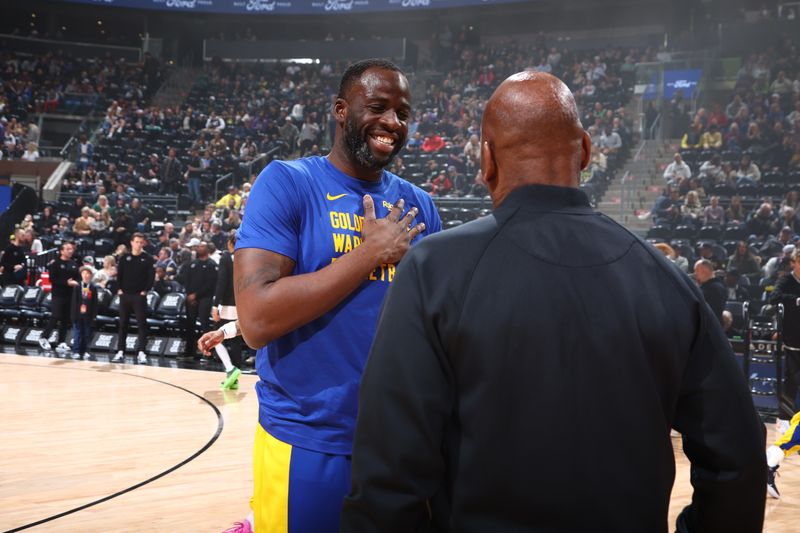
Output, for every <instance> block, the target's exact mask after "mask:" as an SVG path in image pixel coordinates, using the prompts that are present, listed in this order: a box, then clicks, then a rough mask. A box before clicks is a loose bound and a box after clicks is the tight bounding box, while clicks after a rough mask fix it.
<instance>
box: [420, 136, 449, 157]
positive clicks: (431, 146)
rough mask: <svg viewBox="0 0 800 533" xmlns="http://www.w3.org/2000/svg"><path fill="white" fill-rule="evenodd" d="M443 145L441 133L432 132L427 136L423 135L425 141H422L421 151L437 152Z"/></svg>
mask: <svg viewBox="0 0 800 533" xmlns="http://www.w3.org/2000/svg"><path fill="white" fill-rule="evenodd" d="M444 146H445V142H444V139H442V137H441V135H438V134H435V133H434V134H433V135H431V136H429V137H425V141H424V142H423V143H422V151H423V152H427V153H433V152H438V151H439V150H441V149H442V148H444Z"/></svg>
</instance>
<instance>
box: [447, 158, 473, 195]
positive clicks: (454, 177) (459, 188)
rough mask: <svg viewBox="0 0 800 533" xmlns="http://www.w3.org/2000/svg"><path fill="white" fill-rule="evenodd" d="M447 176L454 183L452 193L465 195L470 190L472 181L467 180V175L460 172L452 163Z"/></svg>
mask: <svg viewBox="0 0 800 533" xmlns="http://www.w3.org/2000/svg"><path fill="white" fill-rule="evenodd" d="M447 178H448V179H449V180H450V182H451V183H452V184H453V189H452V193H453V194H456V195H458V196H464V195H465V194H467V193H468V192H469V190H470V189H471V185H470V183H469V182H468V181H467V177H466V176H465V175H464V174H462V173H460V172H459V171H458V169H457V168H456V167H455V166H453V165H450V166H449V167H447Z"/></svg>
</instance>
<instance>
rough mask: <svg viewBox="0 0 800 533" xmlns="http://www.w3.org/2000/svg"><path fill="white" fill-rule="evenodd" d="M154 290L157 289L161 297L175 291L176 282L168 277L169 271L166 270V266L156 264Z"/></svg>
mask: <svg viewBox="0 0 800 533" xmlns="http://www.w3.org/2000/svg"><path fill="white" fill-rule="evenodd" d="M153 290H154V291H156V292H157V293H158V295H159V296H161V297H163V296H164V295H166V294H169V293H171V292H174V290H175V284H174V283H173V282H172V281H171V280H169V279H167V273H166V270H164V267H161V266H158V265H156V268H155V281H154V282H153Z"/></svg>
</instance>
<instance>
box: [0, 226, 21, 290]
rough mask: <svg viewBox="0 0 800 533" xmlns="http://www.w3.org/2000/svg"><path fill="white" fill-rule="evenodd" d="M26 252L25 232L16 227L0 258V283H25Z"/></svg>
mask: <svg viewBox="0 0 800 533" xmlns="http://www.w3.org/2000/svg"><path fill="white" fill-rule="evenodd" d="M27 253H28V249H27V247H26V242H25V232H24V230H21V229H17V230H16V231H15V232H14V235H13V237H12V239H11V242H10V243H9V244H8V246H6V248H5V250H3V257H2V259H0V285H11V284H18V285H24V284H25V275H26V272H27V268H26V265H27V262H26V259H25V255H26V254H27Z"/></svg>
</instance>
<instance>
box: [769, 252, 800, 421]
mask: <svg viewBox="0 0 800 533" xmlns="http://www.w3.org/2000/svg"><path fill="white" fill-rule="evenodd" d="M789 257H790V261H791V266H792V271H791V272H789V273H788V274H786V275H784V276H783V277H781V279H779V280H778V282H777V283H776V284H775V288H774V289H773V291H772V294H771V295H770V297H769V301H770V303H771V304H773V305H777V304H783V348H784V349H785V350H786V395H787V396H788V397H789V398H791V399H792V401H794V403H795V405H794V410H795V411H798V410H800V405H798V400H797V391H798V385H800V249H798V248H795V250H794V251H793V252H792V255H791V256H789ZM782 414H783V413H782Z"/></svg>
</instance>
